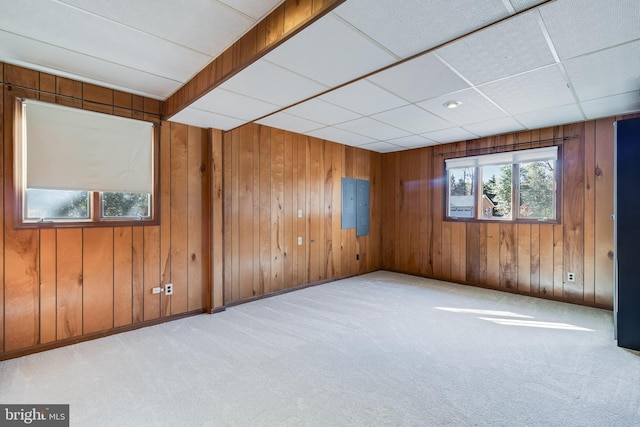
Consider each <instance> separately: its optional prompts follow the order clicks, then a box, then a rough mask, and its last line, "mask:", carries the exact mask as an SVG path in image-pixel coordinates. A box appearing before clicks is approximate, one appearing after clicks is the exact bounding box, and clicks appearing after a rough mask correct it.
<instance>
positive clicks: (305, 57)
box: [264, 15, 398, 86]
mask: <svg viewBox="0 0 640 427" xmlns="http://www.w3.org/2000/svg"><path fill="white" fill-rule="evenodd" d="M264 59H266V60H267V61H270V62H273V63H274V64H278V65H280V66H281V67H284V68H287V69H289V70H291V71H294V72H296V73H298V74H301V75H303V76H306V77H308V78H310V79H312V80H315V81H318V82H320V83H323V84H326V85H328V86H337V85H340V84H342V83H345V82H347V81H349V80H353V79H355V78H358V77H360V76H362V75H365V74H367V73H370V72H372V71H376V70H379V69H380V68H382V67H384V66H386V65H389V64H391V63H393V62H395V61H397V60H398V58H397V57H394V56H392V55H390V54H389V53H388V52H386V51H385V50H383V49H381V48H380V47H379V46H377V45H376V44H374V43H372V42H371V41H370V40H369V39H367V38H366V37H364V36H363V35H362V33H360V32H358V31H356V30H355V29H354V28H352V27H350V26H348V25H346V24H345V23H343V22H342V21H340V20H338V19H337V18H335V17H334V16H332V15H327V16H325V17H323V18H322V19H321V20H319V21H317V22H315V23H313V24H312V25H311V26H309V27H307V28H305V29H304V30H303V31H301V32H300V33H298V34H297V35H296V36H295V37H293V38H292V39H290V40H288V41H287V42H286V43H283V44H282V45H280V46H278V47H277V48H276V49H274V50H273V51H271V52H270V53H268V54H267V55H265V56H264Z"/></svg>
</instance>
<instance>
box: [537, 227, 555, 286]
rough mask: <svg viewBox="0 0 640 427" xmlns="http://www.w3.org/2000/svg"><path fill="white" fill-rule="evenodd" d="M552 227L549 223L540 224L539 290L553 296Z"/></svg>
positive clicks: (553, 249) (553, 260)
mask: <svg viewBox="0 0 640 427" xmlns="http://www.w3.org/2000/svg"><path fill="white" fill-rule="evenodd" d="M554 227H555V226H553V225H551V224H541V225H540V292H541V293H542V294H543V295H547V294H548V295H549V296H553V289H554V276H555V256H554V251H555V247H554V245H555V241H554V233H553V231H554Z"/></svg>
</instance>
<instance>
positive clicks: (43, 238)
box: [40, 229, 57, 344]
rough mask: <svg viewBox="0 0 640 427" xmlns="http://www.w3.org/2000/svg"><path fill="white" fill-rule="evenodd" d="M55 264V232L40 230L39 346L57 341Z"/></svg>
mask: <svg viewBox="0 0 640 427" xmlns="http://www.w3.org/2000/svg"><path fill="white" fill-rule="evenodd" d="M56 262H57V253H56V230H53V229H43V230H40V344H46V343H49V342H53V341H55V340H56V339H57V338H56V334H57V318H56V317H57V316H56V286H57V284H56Z"/></svg>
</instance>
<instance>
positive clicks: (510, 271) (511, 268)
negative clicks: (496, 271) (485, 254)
mask: <svg viewBox="0 0 640 427" xmlns="http://www.w3.org/2000/svg"><path fill="white" fill-rule="evenodd" d="M516 227H517V226H516V225H515V224H500V287H501V288H507V289H517V286H518V284H517V280H518V277H517V270H518V246H517V244H518V240H517V234H516V230H517V228H516Z"/></svg>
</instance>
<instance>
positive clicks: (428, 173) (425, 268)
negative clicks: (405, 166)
mask: <svg viewBox="0 0 640 427" xmlns="http://www.w3.org/2000/svg"><path fill="white" fill-rule="evenodd" d="M418 154H419V158H420V178H419V182H420V189H419V194H420V215H419V221H420V225H419V229H420V237H419V240H420V242H421V244H420V261H419V263H420V272H421V273H422V274H424V275H426V276H433V254H432V250H433V247H432V230H433V217H432V216H431V215H430V211H431V209H430V205H431V204H432V203H433V202H432V193H431V178H432V173H433V172H432V169H431V165H432V161H431V158H432V149H431V148H428V149H422V150H420V151H419V152H418Z"/></svg>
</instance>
